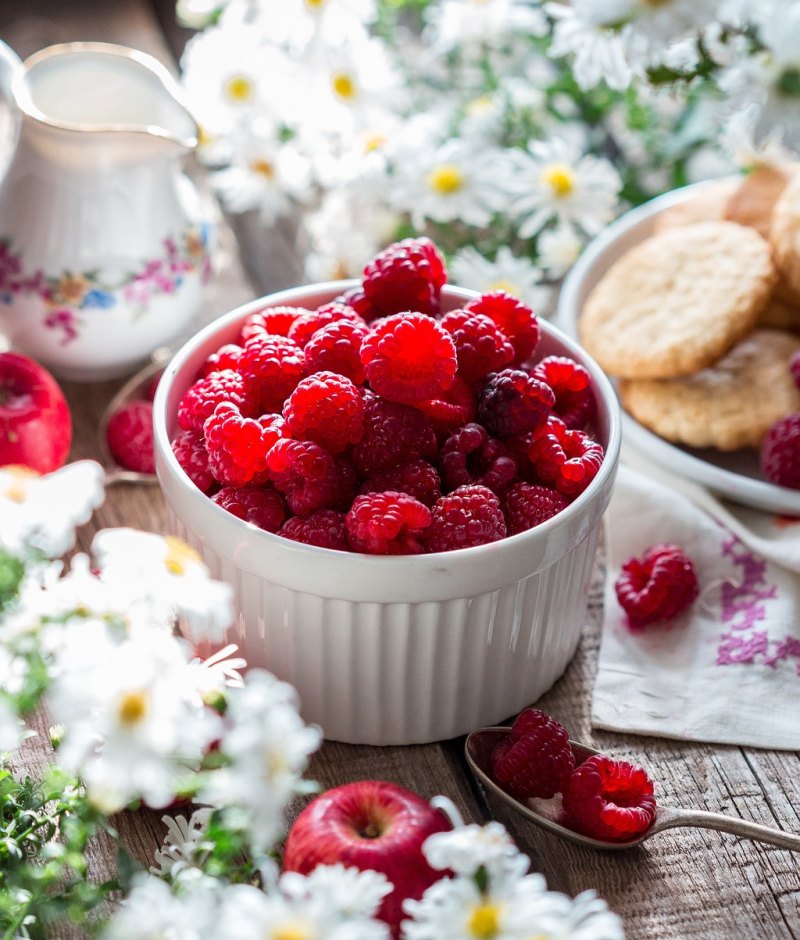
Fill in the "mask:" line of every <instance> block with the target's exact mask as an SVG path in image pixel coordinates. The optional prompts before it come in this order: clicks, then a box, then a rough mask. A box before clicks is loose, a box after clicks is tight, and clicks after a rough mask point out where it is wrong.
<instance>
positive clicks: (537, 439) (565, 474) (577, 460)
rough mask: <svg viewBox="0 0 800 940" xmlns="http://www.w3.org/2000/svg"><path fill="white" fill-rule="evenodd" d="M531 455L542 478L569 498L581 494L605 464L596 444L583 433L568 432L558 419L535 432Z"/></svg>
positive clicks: (551, 419)
mask: <svg viewBox="0 0 800 940" xmlns="http://www.w3.org/2000/svg"><path fill="white" fill-rule="evenodd" d="M528 455H529V457H530V460H531V463H532V464H533V467H534V469H535V470H536V473H537V474H538V475H539V477H540V478H541V479H542V480H543V481H544V482H545V483H552V484H553V486H555V488H556V489H557V490H559V491H560V492H561V493H566V495H567V496H577V495H578V494H579V493H582V492H583V491H584V490H585V489H586V487H587V486H588V485H589V484H590V483H591V482H592V480H593V479H594V478H595V477H596V476H597V471H598V470H599V469H600V465H601V464H602V463H603V448H602V447H601V446H600V445H599V444H598V443H597V441H593V440H592V439H591V438H590V437H589V435H588V434H584V432H583V431H569V430H567V428H566V426H565V425H564V422H563V421H562V420H561V419H560V418H555V417H551V418H548V420H547V423H546V424H545V425H543V426H542V427H541V428H539V429H538V430H537V431H534V433H533V437H532V439H531V446H530V450H529V451H528Z"/></svg>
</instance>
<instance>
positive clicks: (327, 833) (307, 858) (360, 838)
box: [283, 780, 453, 937]
mask: <svg viewBox="0 0 800 940" xmlns="http://www.w3.org/2000/svg"><path fill="white" fill-rule="evenodd" d="M452 828H453V827H452V825H451V823H450V821H449V819H448V818H447V817H446V816H445V815H444V813H442V812H441V811H440V810H437V809H433V807H431V806H430V804H428V803H426V802H425V800H423V799H422V798H421V797H419V796H417V794H416V793H412V792H411V791H410V790H405V789H403V787H399V786H397V785H396V784H394V783H384V782H382V781H379V780H360V781H358V782H357V783H346V784H344V785H343V786H341V787H335V788H334V789H333V790H328V791H327V792H325V793H323V794H321V795H320V796H318V797H317V798H316V799H315V800H312V801H311V803H309V804H308V806H306V808H305V809H304V810H303V811H302V812H301V813H300V815H299V816H298V817H297V819H296V820H295V823H294V825H293V826H292V828H291V829H290V830H289V835H288V837H287V840H286V847H285V849H284V858H283V869H284V871H297V872H300V873H301V874H304V875H305V874H308V873H309V872H310V871H312V870H313V869H314V868H316V867H317V865H335V864H336V863H337V862H341V863H342V864H343V865H347V866H352V867H355V868H358V869H361V870H362V871H364V870H366V869H370V868H371V869H374V870H375V871H379V872H382V873H383V874H384V875H386V877H387V878H388V879H389V881H390V882H391V883H392V884H393V885H394V890H393V891H392V892H391V894H388V895H387V896H386V897H385V898H384V900H383V903H382V904H381V907H380V910H379V911H378V917H380V918H381V919H382V920H384V921H385V922H386V923H387V924H389V926H390V927H391V928H392V933H393V935H394V936H395V937H397V936H399V927H400V921H401V920H402V919H403V916H404V915H403V907H402V905H403V901H404V900H405V899H406V898H415V899H418V898H420V897H422V894H423V892H424V891H425V889H426V888H427V887H429V885H431V884H433V882H434V881H438V879H439V878H441V877H442V875H443V873H442V872H440V871H435V870H434V869H432V868H431V867H430V866H429V865H428V863H427V862H426V861H425V857H424V856H423V854H422V843H423V842H424V841H425V840H426V839H427V838H428V836H429V835H432V834H433V833H434V832H444V831H446V830H449V829H452Z"/></svg>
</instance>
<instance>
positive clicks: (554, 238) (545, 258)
mask: <svg viewBox="0 0 800 940" xmlns="http://www.w3.org/2000/svg"><path fill="white" fill-rule="evenodd" d="M536 247H537V249H538V251H539V263H540V264H541V266H542V267H543V268H544V269H545V271H547V273H548V274H549V275H550V276H551V277H554V278H560V277H563V276H564V275H565V274H566V273H567V271H568V270H569V269H570V268H571V267H572V265H573V264H575V262H576V261H577V260H578V255H579V254H580V253H581V249H582V248H583V239H582V238H581V237H580V236H579V235H578V233H577V232H576V231H575V229H574V228H573V227H572V226H571V225H557V226H556V227H555V228H549V229H545V230H544V231H543V232H542V233H541V234H540V235H539V240H538V241H537V243H536Z"/></svg>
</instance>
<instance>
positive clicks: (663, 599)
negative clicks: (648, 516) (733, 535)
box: [614, 544, 698, 630]
mask: <svg viewBox="0 0 800 940" xmlns="http://www.w3.org/2000/svg"><path fill="white" fill-rule="evenodd" d="M614 589H615V590H616V593H617V600H618V601H619V603H620V606H621V607H622V609H623V610H624V611H625V613H626V614H627V615H628V622H629V624H630V626H631V627H632V628H633V629H635V630H636V629H641V628H642V627H645V626H647V625H648V624H651V623H661V622H664V621H667V620H673V619H674V618H675V617H678V616H679V615H680V614H682V613H683V612H684V611H685V610H687V609H688V608H689V606H690V605H691V604H692V602H693V601H694V599H695V598H696V597H697V593H698V587H697V575H696V573H695V570H694V565H693V564H692V561H691V559H690V558H689V556H688V555H687V554H686V553H685V552H684V551H683V549H682V548H679V547H678V546H677V545H670V544H663V545H654V546H653V547H652V548H650V549H648V551H647V552H646V553H645V555H644V557H643V558H641V559H639V558H630V559H628V561H626V562H625V564H624V565H623V566H622V570H621V572H620V575H619V577H618V578H617V580H616V583H615V584H614Z"/></svg>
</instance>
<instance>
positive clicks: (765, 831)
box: [656, 809, 800, 852]
mask: <svg viewBox="0 0 800 940" xmlns="http://www.w3.org/2000/svg"><path fill="white" fill-rule="evenodd" d="M656 825H657V826H658V828H659V829H675V828H677V827H679V826H681V827H683V826H691V827H695V828H698V829H715V830H716V831H717V832H729V833H731V835H734V836H740V837H741V838H743V839H755V840H756V841H757V842H768V843H769V844H770V845H777V846H779V847H780V848H782V849H788V850H789V851H790V852H800V836H798V835H794V834H793V833H791V832H784V831H783V830H782V829H771V828H770V827H769V826H761V825H759V823H754V822H750V821H749V820H747V819H738V818H737V817H735V816H726V815H725V814H724V813H706V812H704V811H703V810H690V809H685V810H684V809H681V810H671V811H670V812H669V813H668V814H665V816H664V817H663V818H662V819H659V820H658V822H657V824H656Z"/></svg>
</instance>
